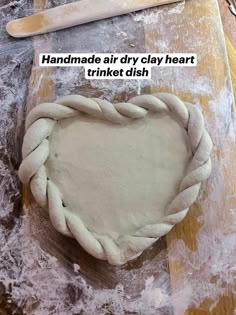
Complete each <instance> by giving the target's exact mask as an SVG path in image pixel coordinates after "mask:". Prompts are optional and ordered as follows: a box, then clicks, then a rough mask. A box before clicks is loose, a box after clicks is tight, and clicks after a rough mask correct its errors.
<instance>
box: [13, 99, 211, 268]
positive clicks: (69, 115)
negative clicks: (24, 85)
mask: <svg viewBox="0 0 236 315" xmlns="http://www.w3.org/2000/svg"><path fill="white" fill-rule="evenodd" d="M26 129H27V131H26V134H25V137H24V141H23V147H22V154H23V161H22V164H21V166H20V169H19V176H20V179H21V181H22V182H23V183H24V184H27V183H30V187H31V191H32V193H33V195H34V197H35V199H36V201H37V202H38V203H39V204H40V205H41V206H42V207H45V208H48V211H49V215H50V218H51V221H52V224H53V226H54V227H55V228H56V230H58V231H59V232H61V233H63V234H64V235H67V236H71V237H74V238H75V239H76V240H77V241H78V242H79V243H80V244H81V245H82V246H83V247H84V248H85V250H87V251H88V252H89V253H90V254H91V255H93V256H95V257H97V258H99V259H103V260H108V261H109V263H110V264H113V265H121V264H124V263H125V262H127V261H129V260H131V259H133V258H135V257H137V256H139V255H140V254H141V253H142V252H143V250H145V249H146V248H147V247H149V246H150V245H151V244H153V243H154V242H155V241H156V240H157V239H158V238H160V237H161V236H163V235H165V234H166V233H168V232H169V231H170V229H171V228H172V227H173V226H174V225H175V224H176V223H178V222H180V221H181V220H182V219H183V218H184V217H185V216H186V214H187V211H188V209H189V207H190V206H191V205H192V204H193V203H194V201H195V200H196V198H197V196H198V193H199V189H200V186H201V182H202V181H203V180H205V179H207V178H208V177H209V175H210V173H211V160H210V153H211V150H212V141H211V139H210V136H209V135H208V133H207V132H206V130H205V129H204V121H203V116H202V114H201V112H200V110H199V109H198V108H197V107H196V106H194V105H191V104H184V103H183V102H182V101H181V100H180V99H179V98H177V97H176V96H174V95H172V94H167V93H159V94H155V95H141V96H137V97H134V98H132V99H130V100H129V101H128V102H127V103H117V104H114V105H113V104H111V103H110V102H108V101H105V100H101V99H97V98H91V99H89V98H86V97H83V96H79V95H70V96H66V97H62V98H60V99H58V100H57V101H55V103H44V104H40V105H38V106H36V107H35V108H34V109H33V110H32V111H31V112H30V113H29V115H28V116H27V119H26Z"/></svg>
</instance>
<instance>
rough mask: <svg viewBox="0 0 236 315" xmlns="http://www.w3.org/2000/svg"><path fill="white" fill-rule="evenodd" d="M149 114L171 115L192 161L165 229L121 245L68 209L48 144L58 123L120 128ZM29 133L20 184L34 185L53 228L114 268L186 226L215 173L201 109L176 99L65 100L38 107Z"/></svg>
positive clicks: (148, 229)
mask: <svg viewBox="0 0 236 315" xmlns="http://www.w3.org/2000/svg"><path fill="white" fill-rule="evenodd" d="M149 112H152V113H166V114H169V115H172V116H173V117H174V118H175V119H176V120H177V121H178V122H179V124H180V125H181V126H182V127H183V128H184V129H185V130H186V132H187V134H188V137H189V143H190V147H191V150H192V155H193V157H192V160H191V162H190V165H189V167H188V171H187V174H186V176H185V177H184V178H183V180H182V182H181V184H180V189H179V194H178V195H177V196H176V197H175V198H174V200H173V201H172V202H171V203H170V204H169V206H168V208H167V209H166V216H165V217H164V218H163V220H162V222H161V223H154V224H151V225H146V226H143V227H142V228H140V229H139V230H137V231H136V232H135V233H134V234H133V235H125V236H121V237H120V238H118V239H117V240H113V239H111V238H109V237H107V236H103V235H99V234H96V233H92V232H90V231H89V230H88V229H87V228H86V226H85V225H84V224H83V222H82V221H81V220H80V218H79V217H78V216H75V215H74V214H72V213H71V212H70V211H69V209H68V208H67V207H66V206H64V205H63V201H62V197H61V194H60V191H59V190H58V188H57V187H56V185H55V184H54V183H53V182H52V181H51V180H50V179H49V178H47V173H46V168H45V166H44V163H45V161H46V160H47V158H48V156H49V150H50V145H49V141H48V140H47V138H48V137H49V135H50V134H51V132H52V130H53V128H54V126H55V124H56V123H57V121H58V120H60V119H64V118H68V117H73V116H75V115H80V113H86V114H88V115H90V116H92V117H96V118H100V119H105V120H108V121H110V122H112V123H115V124H126V123H129V121H130V119H140V118H143V117H145V116H146V115H147V114H148V113H149ZM26 129H27V131H26V134H25V138H24V142H23V147H22V154H23V161H22V164H21V166H20V169H19V177H20V179H21V181H22V182H23V183H24V184H28V183H30V187H31V191H32V193H33V195H34V197H35V199H36V201H37V202H38V203H39V204H40V205H41V206H42V207H48V210H49V215H50V218H51V221H52V224H53V225H54V227H55V228H56V229H57V230H58V231H59V232H61V233H63V234H64V235H67V236H71V237H74V238H75V239H76V240H77V241H78V242H79V243H80V244H81V245H82V246H83V247H84V248H85V249H86V250H87V251H88V252H89V253H90V254H91V255H93V256H95V257H97V258H99V259H104V260H108V261H109V263H110V264H114V265H119V264H123V263H125V262H126V261H128V260H130V259H132V258H134V257H136V256H138V255H139V254H141V252H142V251H143V250H144V249H146V248H147V247H148V246H150V245H151V244H153V243H154V242H155V241H156V240H157V239H159V238H160V237H161V236H163V235H165V234H167V233H168V232H169V231H170V230H171V228H172V227H173V226H174V225H175V224H177V223H178V222H180V221H181V220H183V218H184V217H185V216H186V214H187V212H188V209H189V207H190V206H191V205H192V204H193V203H194V201H195V200H196V198H197V196H198V193H199V189H200V186H201V182H202V181H204V180H206V179H207V178H208V177H209V175H210V173H211V160H210V153H211V150H212V141H211V139H210V136H209V135H208V133H207V131H206V130H205V129H204V121H203V117H202V114H201V112H200V110H199V109H198V108H197V107H195V106H193V105H190V104H184V103H183V102H182V101H181V100H180V99H179V98H177V97H176V96H174V95H172V94H167V93H159V94H154V95H141V96H137V97H134V98H132V99H130V100H129V101H128V102H127V103H117V104H114V105H113V104H111V103H110V102H108V101H106V100H101V99H98V98H91V99H89V98H86V97H83V96H79V95H70V96H65V97H62V98H60V99H58V100H56V101H55V102H54V103H44V104H40V105H38V106H36V107H35V108H34V109H33V110H32V111H31V112H30V113H29V115H28V117H27V119H26Z"/></svg>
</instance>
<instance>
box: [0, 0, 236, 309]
mask: <svg viewBox="0 0 236 315" xmlns="http://www.w3.org/2000/svg"><path fill="white" fill-rule="evenodd" d="M63 3H64V1H63ZM54 4H59V3H58V1H56V2H54ZM52 5H53V3H51V2H50V1H49V2H48V3H47V4H46V7H47V8H49V7H51V6H52ZM11 6H13V7H11ZM14 6H15V8H14ZM185 6H186V4H185V2H181V3H178V4H173V5H172V6H171V8H170V9H167V7H166V6H165V7H160V8H157V9H153V10H145V11H143V12H140V13H136V14H132V16H133V19H134V21H135V22H137V24H138V22H142V23H144V24H145V27H149V28H150V30H152V31H153V32H154V31H155V33H154V34H156V33H157V31H156V30H157V28H158V38H156V40H154V41H152V42H153V46H152V47H150V52H153V51H158V52H167V53H168V52H172V51H173V52H174V51H175V49H176V46H175V41H177V40H178V38H179V37H178V36H179V29H177V30H175V29H172V30H171V32H170V31H169V27H168V24H169V25H170V24H171V21H172V20H173V19H178V18H179V17H180V16H181V14H182V13H183V11H184V9H185ZM196 6H199V3H197V2H196ZM23 7H24V11H22V8H23ZM11 10H15V11H14V17H17V16H18V17H20V16H23V15H28V14H30V13H31V12H32V8H31V7H30V5H29V4H28V2H27V1H26V0H22V1H19V2H18V1H14V2H10V3H6V4H5V5H4V6H3V7H1V9H0V21H1V32H0V39H1V40H2V41H3V42H4V43H6V44H4V45H2V46H0V60H2V59H1V58H5V59H3V60H4V63H5V67H2V68H1V69H0V102H1V107H0V128H1V129H0V132H1V138H0V153H1V162H0V171H1V178H0V179H1V180H0V190H1V192H2V193H1V194H0V207H1V209H0V223H1V224H0V226H1V229H0V265H1V268H0V300H1V292H2V291H3V292H5V293H4V294H5V295H7V294H8V295H9V298H8V300H7V302H6V303H7V307H10V306H11V307H13V308H14V307H16V306H15V305H17V307H19V308H22V309H24V311H25V313H26V314H27V315H31V314H32V315H45V314H48V313H49V310H50V314H53V315H54V314H57V315H65V314H83V315H95V314H96V315H107V314H112V313H113V314H115V315H123V314H124V313H125V312H129V313H131V314H132V315H133V314H135V315H169V314H171V312H174V314H175V315H182V314H183V313H184V312H185V311H186V310H187V309H188V307H190V306H191V307H199V306H200V305H201V304H202V302H203V301H204V300H205V299H206V298H211V299H212V302H209V303H211V305H210V311H214V308H215V305H216V304H217V303H218V302H219V300H220V298H221V297H222V296H223V295H224V294H225V295H226V294H227V290H230V289H231V288H232V287H233V285H234V284H235V281H236V279H235V271H236V270H235V266H236V261H235V254H234V253H235V249H236V240H235V232H236V231H235V226H236V209H235V208H234V207H233V206H232V204H235V202H234V203H233V202H231V201H233V200H234V198H235V196H234V195H233V189H232V194H231V195H230V194H229V195H228V196H227V198H226V199H225V200H222V192H226V191H229V187H227V190H226V185H228V184H227V183H226V182H225V172H226V167H227V168H229V169H228V173H229V174H231V182H235V181H236V176H235V175H234V173H235V165H232V163H233V162H232V161H233V156H234V155H232V143H235V138H236V123H235V119H234V117H233V115H232V102H233V96H232V93H231V91H230V90H229V83H228V82H227V81H226V82H225V87H224V88H223V89H222V90H221V91H216V90H215V87H214V84H213V83H212V81H211V80H210V79H209V78H208V77H206V76H205V75H199V74H198V73H197V71H195V70H194V69H178V70H176V69H175V70H174V69H171V68H168V69H167V68H166V69H165V68H158V69H156V70H153V74H152V80H142V81H139V80H129V81H125V82H124V81H116V80H114V81H107V80H93V81H86V80H85V79H84V73H83V70H82V69H79V68H60V69H58V70H57V71H54V70H52V72H50V73H49V74H48V77H47V79H49V80H51V81H52V82H53V84H54V89H55V91H56V95H57V97H60V96H62V95H67V94H72V93H80V94H82V95H84V96H88V97H93V96H99V97H105V98H107V99H109V100H111V101H114V100H116V99H117V95H118V96H119V97H121V99H122V100H127V99H128V98H129V97H132V96H133V94H135V95H136V94H141V93H144V92H145V90H146V89H147V91H148V89H149V88H150V87H152V86H155V87H162V88H164V87H165V88H166V89H168V90H172V91H173V92H177V93H180V92H181V93H189V94H190V95H191V97H192V99H193V102H194V103H195V104H198V105H199V104H200V97H206V98H208V99H209V104H208V106H209V110H210V112H211V115H207V114H206V127H207V129H208V130H209V132H210V133H211V136H212V139H213V142H214V145H215V147H214V152H213V155H212V156H213V174H212V176H211V178H210V179H209V181H208V183H207V184H205V185H203V187H202V193H201V195H200V196H199V198H198V206H199V208H201V214H200V216H199V217H198V218H196V220H197V222H198V223H199V224H200V225H201V227H200V228H199V230H198V233H197V239H196V249H194V250H193V249H191V248H189V247H188V246H187V245H186V244H187V243H185V242H184V240H175V241H173V242H172V243H171V244H170V247H169V248H168V253H167V251H166V250H162V251H161V252H160V253H159V254H158V255H157V257H156V258H155V259H153V260H152V261H150V262H148V263H144V264H143V266H142V268H140V269H134V270H129V271H127V270H125V269H120V270H118V271H116V273H117V278H118V279H119V283H118V284H117V286H116V287H115V288H114V289H94V288H93V287H91V286H89V285H88V284H87V283H86V282H85V280H84V278H83V275H82V270H81V269H82V268H81V267H80V266H79V264H76V263H75V264H71V266H70V268H65V266H64V265H63V263H62V262H61V261H59V260H57V259H56V258H54V257H53V256H51V255H49V254H48V253H46V252H45V251H44V250H42V248H41V247H40V245H39V243H38V241H37V240H36V239H35V235H34V237H33V236H32V235H31V232H30V228H31V226H30V224H31V223H32V221H30V220H29V217H27V216H25V217H23V218H21V217H19V211H18V210H19V208H20V206H21V194H20V187H19V180H18V178H17V171H16V170H17V168H18V166H19V162H20V158H21V157H20V154H19V153H17V154H16V153H15V152H20V149H18V148H17V147H18V146H20V144H21V138H20V137H18V136H17V135H18V134H20V133H22V128H23V127H22V125H21V124H20V122H22V117H23V116H24V115H23V112H24V109H23V107H24V106H23V104H24V102H25V96H26V94H27V81H28V78H29V76H30V73H31V68H30V64H31V62H32V58H33V48H32V42H31V40H22V41H21V40H20V41H16V42H14V45H12V42H13V41H12V42H11V41H10V42H7V39H8V38H7V35H6V33H5V32H4V25H5V23H6V22H7V21H8V20H10V19H11V18H12V11H11ZM188 19H189V17H188ZM114 21H115V26H114V33H112V34H114V36H115V35H116V34H117V32H118V35H117V38H118V41H119V45H121V46H122V45H124V46H123V47H127V44H126V42H125V41H126V40H127V39H129V38H128V37H129V36H127V33H128V32H127V30H126V21H125V20H123V22H120V24H116V22H117V23H118V21H119V19H115V20H113V22H114ZM201 22H202V23H203V25H205V26H206V27H209V29H211V28H212V23H213V22H214V21H213V20H212V19H211V20H210V19H206V18H205V19H202V20H201ZM106 23H107V24H106ZM196 23H199V21H196V20H194V21H190V19H189V28H192V29H194V28H196ZM204 23H206V24H204ZM209 23H210V24H209ZM107 27H111V26H110V24H109V23H108V22H104V23H102V24H101V27H100V28H98V30H94V31H93V32H94V33H92V35H93V36H88V35H87V34H90V33H89V30H88V31H87V33H86V32H85V35H84V37H83V35H81V34H80V33H79V32H75V33H74V35H76V36H78V37H77V41H81V42H82V44H81V45H82V46H80V49H81V50H82V51H87V49H88V47H89V46H90V45H92V43H94V42H95V39H96V37H98V34H100V32H102V34H103V37H102V40H101V41H102V47H103V46H104V47H109V48H110V49H113V47H110V46H109V43H110V37H109V34H108V32H107ZM179 27H180V29H181V27H182V28H183V25H182V24H181V23H180V24H179ZM84 28H85V31H86V30H87V29H88V27H87V26H85V27H84ZM134 28H136V24H135V25H134ZM152 28H153V29H152ZM66 32H67V31H65V33H64V34H67V33H66ZM132 32H133V30H132V31H131V33H132ZM167 32H168V36H167ZM195 35H196V36H195V38H194V39H193V38H192V36H191V34H190V32H189V33H186V34H185V43H186V47H185V48H186V50H187V48H188V47H190V48H191V49H192V51H193V52H195V51H196V50H197V51H200V46H201V47H202V46H204V47H205V48H206V50H205V51H204V52H203V53H202V54H200V55H199V61H200V62H201V60H204V59H206V58H207V54H209V53H212V54H214V53H215V51H216V48H217V47H216V45H218V43H213V42H211V36H209V39H207V40H208V42H206V41H205V39H204V38H203V36H202V34H201V32H197V33H196V34H195ZM65 36H66V35H65ZM80 36H82V37H80ZM134 37H135V36H134ZM45 38H47V37H44V38H43V39H42V40H41V41H40V40H39V41H38V42H37V45H38V46H42V47H43V45H44V44H45ZM48 38H50V36H49V37H48ZM55 38H56V36H55ZM55 38H54V39H55ZM219 38H220V37H219ZM50 40H51V39H50ZM86 40H87V41H86ZM146 40H149V38H148V37H147V38H146ZM52 41H53V40H52ZM89 41H91V42H90V43H88V44H87V42H89ZM133 42H134V43H135V38H132V43H133ZM116 44H117V43H116ZM50 45H51V43H50V44H49V46H48V47H49V48H50ZM96 45H97V42H96ZM111 45H112V44H111ZM72 46H73V45H72ZM102 47H101V49H103V48H102ZM119 47H120V46H119ZM129 47H130V46H129ZM59 48H60V49H61V50H60V51H61V52H63V49H64V48H63V43H62V44H61V46H60V47H59ZM51 49H52V48H51ZM70 49H71V47H70V46H69V47H68V50H70ZM123 49H125V48H123ZM114 50H115V48H114ZM60 51H59V52H60ZM142 52H143V51H142ZM188 52H189V51H188ZM43 80H44V76H43V75H41V76H39V78H38V82H35V85H34V89H33V90H32V91H31V96H34V95H37V93H38V90H39V87H40V86H41V84H42V82H43ZM199 106H200V105H199ZM17 118H18V119H17ZM16 148H17V149H16ZM219 151H221V152H223V156H221V157H219V156H218V152H219ZM230 165H231V166H230ZM230 168H231V169H230ZM229 174H228V176H229ZM206 185H207V189H206ZM206 191H207V193H208V195H207V197H206ZM223 195H224V194H223ZM31 210H32V211H34V208H32V209H31ZM219 225H220V226H219ZM6 226H8V227H9V226H10V227H11V228H10V229H9V228H6ZM36 232H37V233H43V229H38V230H37V231H36ZM167 257H168V259H169V260H170V261H174V262H176V263H177V264H180V265H181V266H183V274H180V275H179V276H180V277H181V287H177V286H176V289H173V287H171V285H170V276H169V274H168V270H167V268H166V267H165V266H166V262H167ZM154 273H155V274H154ZM140 275H142V279H144V280H143V283H141V286H140V287H139V284H140ZM183 279H184V280H183ZM1 284H4V289H3V288H2V286H1ZM127 284H128V287H127ZM134 287H135V289H136V290H135V291H136V292H137V295H135V296H132V294H131V293H130V291H132V289H133V288H134ZM136 287H138V289H137V288H136ZM1 303H2V302H1Z"/></svg>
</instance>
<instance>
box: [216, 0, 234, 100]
mask: <svg viewBox="0 0 236 315" xmlns="http://www.w3.org/2000/svg"><path fill="white" fill-rule="evenodd" d="M219 6H220V12H221V18H222V22H223V28H224V35H225V43H226V48H227V52H228V58H229V65H230V70H231V79H232V83H233V89H234V96H236V58H235V56H236V16H234V15H233V14H232V13H231V12H230V10H229V9H228V4H227V1H226V0H219Z"/></svg>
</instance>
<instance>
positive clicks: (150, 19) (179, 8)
mask: <svg viewBox="0 0 236 315" xmlns="http://www.w3.org/2000/svg"><path fill="white" fill-rule="evenodd" d="M184 7H185V1H182V2H180V3H177V4H172V5H171V6H170V5H169V6H168V7H167V6H163V7H159V8H157V9H152V10H149V9H147V10H143V11H142V12H139V13H135V14H134V15H133V17H134V21H136V22H140V21H141V22H143V23H144V24H146V25H147V24H156V23H158V22H159V20H160V16H161V15H162V14H164V13H166V14H167V15H172V14H181V13H182V12H183V10H184Z"/></svg>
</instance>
